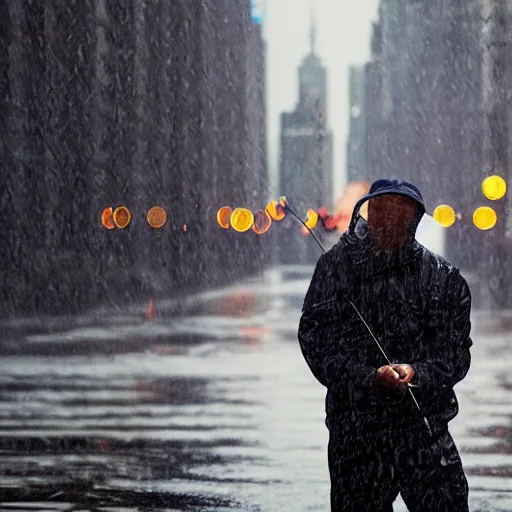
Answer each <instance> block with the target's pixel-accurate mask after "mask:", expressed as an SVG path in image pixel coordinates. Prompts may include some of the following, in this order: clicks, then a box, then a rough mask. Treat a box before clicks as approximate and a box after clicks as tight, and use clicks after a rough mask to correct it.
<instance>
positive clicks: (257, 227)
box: [252, 210, 272, 235]
mask: <svg viewBox="0 0 512 512" xmlns="http://www.w3.org/2000/svg"><path fill="white" fill-rule="evenodd" d="M270 226H272V217H271V216H270V215H269V213H268V212H267V211H263V210H258V211H257V212H256V215H255V216H254V224H253V226H252V230H253V231H254V232H255V233H256V234H257V235H263V234H264V233H266V232H267V231H268V230H269V229H270Z"/></svg>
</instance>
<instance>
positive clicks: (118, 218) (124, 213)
mask: <svg viewBox="0 0 512 512" xmlns="http://www.w3.org/2000/svg"><path fill="white" fill-rule="evenodd" d="M113 217H114V222H115V224H116V226H117V227H118V228H120V229H124V228H125V227H126V226H128V224H130V221H131V220H132V214H131V212H130V210H128V208H126V206H118V207H117V208H116V209H115V211H114V215H113Z"/></svg>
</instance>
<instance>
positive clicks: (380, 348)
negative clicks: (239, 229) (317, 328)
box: [286, 203, 432, 437]
mask: <svg viewBox="0 0 512 512" xmlns="http://www.w3.org/2000/svg"><path fill="white" fill-rule="evenodd" d="M286 209H287V210H288V211H289V212H290V213H291V214H292V215H293V216H294V217H295V218H296V219H297V220H298V221H299V222H300V223H301V224H302V225H303V226H304V227H305V228H306V229H307V230H308V231H309V233H310V234H311V235H312V236H313V238H314V239H315V241H316V243H317V244H318V245H319V247H320V249H321V250H322V252H323V253H324V254H326V253H327V251H326V250H325V248H324V246H323V245H322V244H321V243H320V241H319V240H318V238H317V237H316V236H315V234H314V233H313V231H312V229H311V228H310V227H309V226H308V225H307V224H306V223H305V222H304V221H303V220H302V219H301V218H300V217H299V216H298V215H297V214H296V213H295V212H294V211H293V210H292V209H291V208H290V206H289V205H288V203H287V204H286ZM346 300H347V301H348V303H349V304H350V305H351V306H352V308H353V309H354V311H355V312H356V313H357V316H358V317H359V318H360V319H361V322H363V325H364V326H365V327H366V329H367V330H368V332H369V333H370V336H371V337H372V338H373V341H375V343H376V345H377V347H379V350H380V351H381V352H382V355H383V356H384V359H385V360H386V361H387V363H388V364H389V365H392V364H393V363H391V361H390V360H389V358H388V356H387V355H386V352H384V349H383V348H382V346H381V344H380V343H379V341H378V340H377V338H376V337H375V335H374V334H373V332H372V330H371V329H370V326H369V325H368V324H367V323H366V321H365V319H364V318H363V315H361V313H360V312H359V310H358V309H357V307H356V306H355V304H354V303H353V302H352V301H351V300H350V299H348V298H346ZM336 304H337V306H338V310H339V304H338V302H336ZM340 314H341V312H340ZM417 387H418V386H416V385H414V384H411V383H410V382H408V383H407V389H408V391H409V394H410V395H411V398H412V400H413V402H414V405H415V406H416V408H417V409H418V412H419V413H420V414H422V413H421V408H420V405H419V404H418V401H417V400H416V397H415V396H414V393H413V392H412V389H411V388H417ZM423 422H424V423H425V426H426V427H427V431H428V433H429V435H430V437H432V429H431V428H430V424H429V422H428V420H427V418H426V417H425V416H423Z"/></svg>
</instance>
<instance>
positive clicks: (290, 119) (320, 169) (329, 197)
mask: <svg viewBox="0 0 512 512" xmlns="http://www.w3.org/2000/svg"><path fill="white" fill-rule="evenodd" d="M315 43H316V29H315V26H314V23H312V26H311V32H310V52H309V54H308V55H307V56H306V57H305V58H304V59H303V61H302V63H301V65H300V67H299V72H298V77H299V99H298V102H297V104H296V107H295V109H294V111H293V112H284V113H282V114H281V135H280V158H279V194H280V195H284V196H286V197H287V198H288V200H289V202H290V204H291V206H292V207H293V208H294V210H295V211H296V212H297V213H298V214H299V215H301V216H302V217H303V218H304V219H305V218H306V212H307V210H308V209H309V208H312V209H318V208H319V207H322V206H325V207H327V208H329V209H331V208H332V204H333V162H332V134H331V131H330V129H329V119H328V106H327V71H326V69H325V67H324V66H323V65H322V62H321V60H320V58H319V56H318V55H317V54H316V52H315ZM279 229H280V230H281V231H282V233H280V243H279V261H280V262H281V263H307V264H311V263H314V262H316V260H317V259H318V247H315V246H313V245H314V242H313V241H311V240H309V239H308V237H307V236H305V235H303V234H302V233H301V227H300V224H298V222H297V221H296V220H293V219H287V220H286V221H283V222H282V223H281V225H280V227H279Z"/></svg>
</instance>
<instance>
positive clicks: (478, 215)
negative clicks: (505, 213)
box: [473, 206, 498, 230]
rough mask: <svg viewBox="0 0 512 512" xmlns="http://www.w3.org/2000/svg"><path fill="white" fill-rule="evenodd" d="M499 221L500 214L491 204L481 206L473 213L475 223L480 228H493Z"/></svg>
mask: <svg viewBox="0 0 512 512" xmlns="http://www.w3.org/2000/svg"><path fill="white" fill-rule="evenodd" d="M497 221H498V216H497V215H496V212H495V211H494V210H493V209H492V208H490V207H489V206H480V208H477V209H476V210H475V213H473V223H474V224H475V226H476V227H477V228H478V229H482V230H487V229H492V228H493V227H494V226H495V225H496V222H497Z"/></svg>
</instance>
